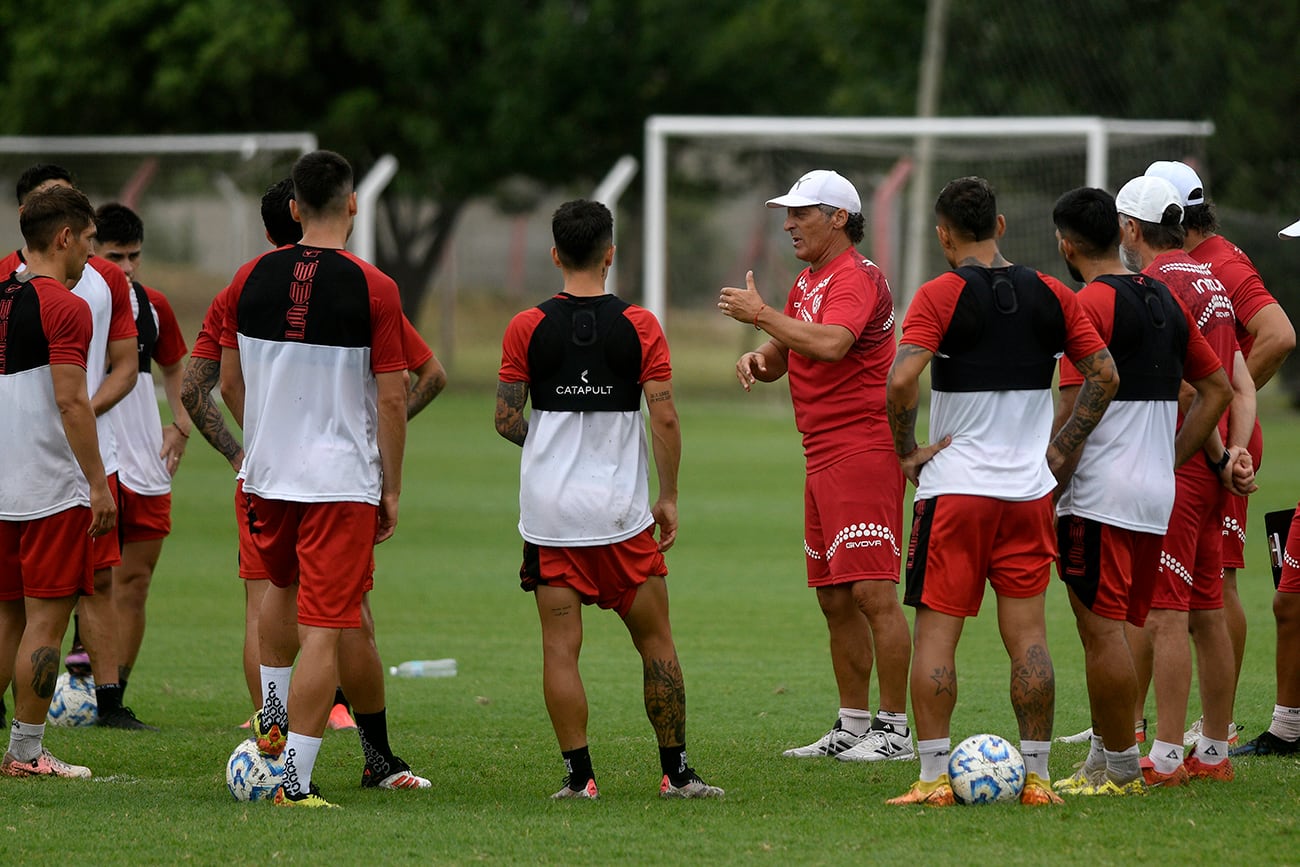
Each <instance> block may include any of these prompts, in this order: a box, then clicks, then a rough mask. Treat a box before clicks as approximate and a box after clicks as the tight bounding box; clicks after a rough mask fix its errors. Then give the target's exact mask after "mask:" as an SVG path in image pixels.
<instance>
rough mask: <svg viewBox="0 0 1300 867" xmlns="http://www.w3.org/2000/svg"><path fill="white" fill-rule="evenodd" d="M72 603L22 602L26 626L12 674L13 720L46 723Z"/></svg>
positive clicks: (67, 601)
mask: <svg viewBox="0 0 1300 867" xmlns="http://www.w3.org/2000/svg"><path fill="white" fill-rule="evenodd" d="M75 604H76V598H75V597H66V598H63V599H33V598H28V599H26V600H25V605H26V614H27V626H26V628H25V629H24V631H23V636H22V640H21V642H20V643H19V645H18V654H17V659H16V665H15V667H14V675H13V677H14V688H15V692H16V693H17V701H16V703H15V706H14V719H16V720H21V721H22V722H25V723H33V724H36V723H41V722H44V721H45V714H46V711H48V710H49V707H50V698H51V697H52V696H53V695H54V684H55V681H56V680H57V678H58V676H59V668H60V667H61V665H60V663H61V659H60V654H59V647H60V644H61V643H62V641H63V633H64V632H65V631H66V630H67V628H68V618H69V617H71V616H72V608H73V606H74V605H75Z"/></svg>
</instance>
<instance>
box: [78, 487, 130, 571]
mask: <svg viewBox="0 0 1300 867" xmlns="http://www.w3.org/2000/svg"><path fill="white" fill-rule="evenodd" d="M120 490H121V489H120V488H119V486H118V484H117V473H111V474H110V475H109V477H108V492H109V493H110V494H112V496H113V502H114V503H117V502H120V501H121V493H120ZM119 520H120V518H119ZM86 526H87V527H89V526H90V525H89V524H87V525H86ZM91 547H92V549H93V550H94V553H93V554H92V555H91V556H92V557H93V558H94V564H95V571H96V572H98V571H99V570H100V569H111V568H113V567H114V566H117V565H120V564H121V562H122V543H121V542H120V541H119V540H118V538H117V533H115V532H113V531H109V532H107V533H105V534H104V535H102V536H100V537H98V538H96V539H94V540H92V542H91Z"/></svg>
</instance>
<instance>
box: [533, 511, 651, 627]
mask: <svg viewBox="0 0 1300 867" xmlns="http://www.w3.org/2000/svg"><path fill="white" fill-rule="evenodd" d="M667 574H668V564H667V563H666V562H664V555H663V554H661V553H660V552H659V543H658V542H656V541H655V537H654V527H653V526H651V527H647V528H646V529H645V530H643V531H641V532H640V533H638V534H637V535H635V536H633V537H632V538H631V539H625V540H624V541H622V542H615V543H614V544H612V545H593V546H591V547H588V548H551V547H547V546H544V545H534V544H533V543H532V542H525V543H524V562H523V565H521V566H520V567H519V586H520V587H522V588H523V589H524V590H527V591H529V592H532V591H533V590H536V589H537V585H539V584H546V585H549V586H553V587H554V586H561V587H571V588H573V589H574V590H576V591H577V593H578V595H579V596H581V597H582V604H583V605H591V604H592V603H595V604H596V605H597V606H599V607H601V608H612V609H614V610H615V611H617V612H618V615H619V617H626V616H627V612H628V611H629V610H630V609H631V608H632V602H633V601H634V600H635V599H636V593H637V589H638V588H639V587H640V586H641V585H642V584H644V583H645V582H646V579H647V578H649V577H650V576H651V575H658V576H660V577H664V576H666V575H667Z"/></svg>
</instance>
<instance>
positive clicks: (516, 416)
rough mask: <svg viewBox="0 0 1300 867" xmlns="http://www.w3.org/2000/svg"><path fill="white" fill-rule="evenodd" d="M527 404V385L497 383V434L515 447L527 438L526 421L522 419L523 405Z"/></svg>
mask: <svg viewBox="0 0 1300 867" xmlns="http://www.w3.org/2000/svg"><path fill="white" fill-rule="evenodd" d="M527 402H528V383H526V382H498V383H497V414H496V422H497V433H499V434H501V436H503V437H505V438H506V439H508V440H510V442H512V443H514V444H515V445H517V446H522V445H523V444H524V439H525V438H526V437H527V436H528V419H527V418H525V417H524V404H526V403H527Z"/></svg>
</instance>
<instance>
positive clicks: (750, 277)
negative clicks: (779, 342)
mask: <svg viewBox="0 0 1300 867" xmlns="http://www.w3.org/2000/svg"><path fill="white" fill-rule="evenodd" d="M763 307H764V304H763V299H762V298H761V297H759V294H758V288H757V287H756V286H755V285H754V272H753V271H746V272H745V288H744V289H737V288H736V287H735V286H724V287H722V291H721V292H719V293H718V309H719V310H721V311H722V312H723V314H725V315H727V316H730V317H731V318H732V319H734V320H736V321H737V322H744V323H745V324H746V325H753V324H754V319H755V318H756V317H757V316H758V312H759V311H760V310H762V309H763Z"/></svg>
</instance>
